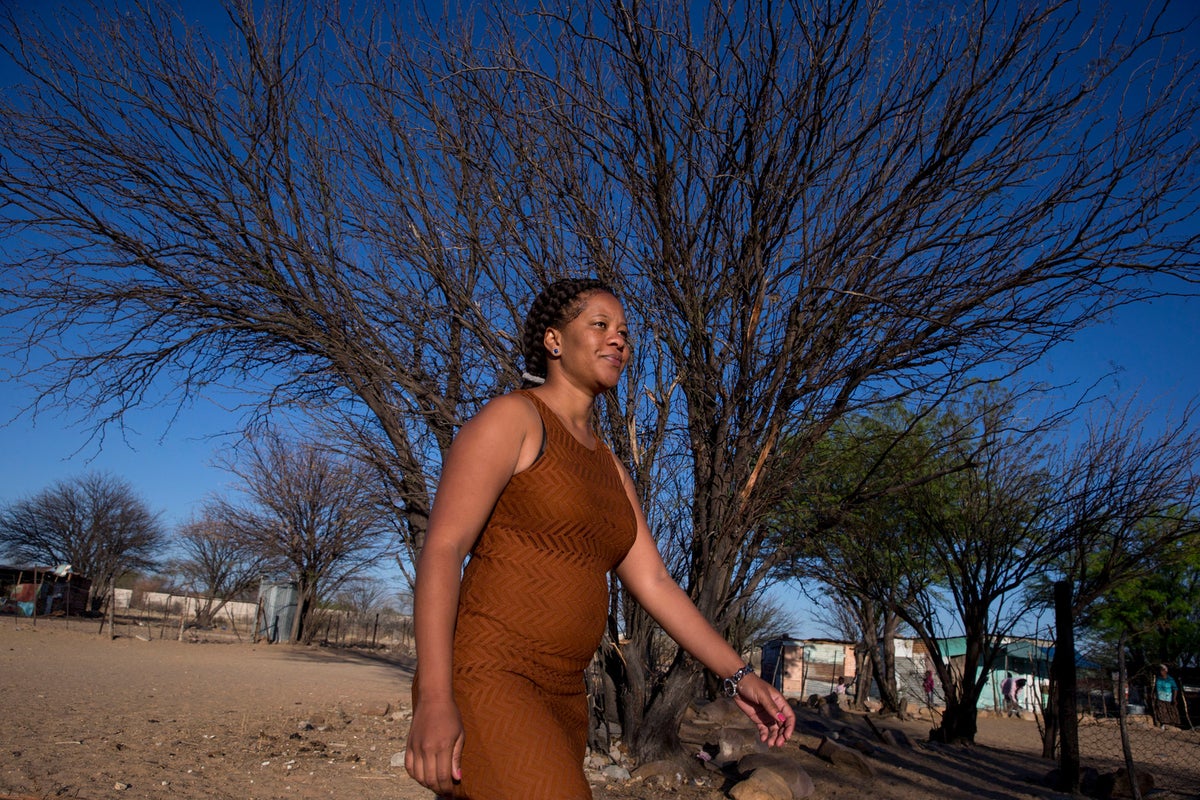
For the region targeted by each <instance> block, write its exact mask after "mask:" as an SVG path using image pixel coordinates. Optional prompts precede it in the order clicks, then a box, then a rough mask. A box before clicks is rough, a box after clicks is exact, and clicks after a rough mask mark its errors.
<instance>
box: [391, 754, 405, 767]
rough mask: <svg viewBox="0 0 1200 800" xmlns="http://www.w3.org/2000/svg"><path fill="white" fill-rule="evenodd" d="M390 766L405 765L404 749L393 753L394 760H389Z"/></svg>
mask: <svg viewBox="0 0 1200 800" xmlns="http://www.w3.org/2000/svg"><path fill="white" fill-rule="evenodd" d="M388 766H392V767H403V766H404V751H403V750H401V751H400V752H399V753H392V760H391V761H389V762H388Z"/></svg>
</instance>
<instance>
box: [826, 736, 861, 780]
mask: <svg viewBox="0 0 1200 800" xmlns="http://www.w3.org/2000/svg"><path fill="white" fill-rule="evenodd" d="M817 755H818V756H820V757H821V758H823V759H825V760H826V761H828V762H829V763H831V764H833V765H834V766H837V767H844V768H846V769H850V770H852V771H854V772H857V773H859V774H861V775H863V776H865V777H868V778H874V777H875V769H874V767H872V766H871V763H870V762H869V761H867V757H866V756H865V755H863V754H862V753H860V752H859V751H858V750H854V749H851V748H849V747H844V746H843V745H840V744H838V743H837V742H835V741H833V740H832V739H821V745H820V746H819V747H818V748H817Z"/></svg>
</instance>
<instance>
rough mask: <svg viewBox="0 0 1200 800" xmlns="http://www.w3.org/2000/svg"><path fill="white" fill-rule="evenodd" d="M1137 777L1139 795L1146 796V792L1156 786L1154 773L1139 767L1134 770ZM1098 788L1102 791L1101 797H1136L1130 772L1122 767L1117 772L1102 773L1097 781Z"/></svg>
mask: <svg viewBox="0 0 1200 800" xmlns="http://www.w3.org/2000/svg"><path fill="white" fill-rule="evenodd" d="M1134 776H1135V777H1136V778H1137V786H1138V795H1137V796H1139V797H1145V796H1146V794H1147V793H1148V792H1149V791H1150V790H1152V789H1153V788H1154V785H1155V780H1154V773H1152V772H1148V771H1147V770H1144V769H1139V770H1136V771H1135V772H1134ZM1097 788H1098V789H1099V792H1100V797H1103V798H1106V800H1107V798H1114V800H1115V798H1118V797H1134V794H1133V785H1132V783H1131V782H1130V780H1129V773H1128V772H1126V771H1125V768H1124V767H1121V768H1120V769H1118V770H1117V771H1116V772H1112V773H1109V774H1107V775H1101V776H1100V780H1099V781H1098V782H1097Z"/></svg>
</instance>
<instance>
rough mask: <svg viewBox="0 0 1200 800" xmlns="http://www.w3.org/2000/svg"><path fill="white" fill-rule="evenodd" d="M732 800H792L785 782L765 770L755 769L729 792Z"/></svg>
mask: <svg viewBox="0 0 1200 800" xmlns="http://www.w3.org/2000/svg"><path fill="white" fill-rule="evenodd" d="M729 796H730V797H732V798H733V800H792V792H791V789H789V788H788V785H787V782H786V781H784V779H783V778H781V777H779V776H778V775H776V774H775V773H774V772H772V771H771V770H769V769H767V768H763V769H756V770H755V771H754V773H753V774H751V775H750V777H749V778H747V779H746V780H744V781H741V782H739V783H737V784H734V787H733V788H732V789H730V790H729Z"/></svg>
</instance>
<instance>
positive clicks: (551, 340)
mask: <svg viewBox="0 0 1200 800" xmlns="http://www.w3.org/2000/svg"><path fill="white" fill-rule="evenodd" d="M542 344H543V345H544V346H545V348H546V352H547V353H552V354H558V352H559V351H560V350H561V348H562V335H561V334H560V333H559V332H558V329H557V328H546V333H545V335H544V336H542Z"/></svg>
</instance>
